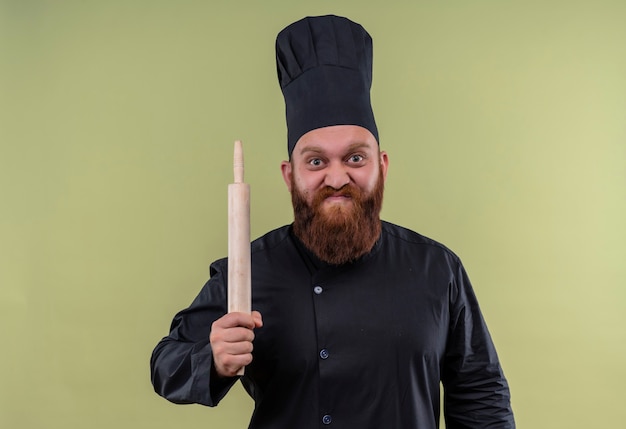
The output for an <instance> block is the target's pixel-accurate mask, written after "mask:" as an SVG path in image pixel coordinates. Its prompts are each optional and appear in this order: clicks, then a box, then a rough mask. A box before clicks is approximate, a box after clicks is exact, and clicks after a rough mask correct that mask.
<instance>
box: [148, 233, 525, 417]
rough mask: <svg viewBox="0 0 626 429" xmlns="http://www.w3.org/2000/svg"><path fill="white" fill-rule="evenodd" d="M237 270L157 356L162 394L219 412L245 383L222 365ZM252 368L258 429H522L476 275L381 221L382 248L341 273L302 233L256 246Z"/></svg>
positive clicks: (180, 322) (217, 281)
mask: <svg viewBox="0 0 626 429" xmlns="http://www.w3.org/2000/svg"><path fill="white" fill-rule="evenodd" d="M227 273H228V269H227V259H221V260H218V261H216V262H214V263H213V264H212V265H211V278H210V280H209V281H208V282H207V284H206V285H205V286H204V288H202V290H201V291H200V294H199V295H198V296H197V297H196V299H195V300H194V301H193V303H192V304H191V306H190V307H189V308H187V309H185V310H183V311H181V312H180V313H178V314H177V315H176V316H175V318H174V320H173V322H172V325H171V332H170V334H169V335H168V336H167V337H165V338H163V339H162V340H161V342H159V344H158V345H157V346H156V348H155V349H154V352H153V354H152V359H151V369H152V382H153V385H154V388H155V390H156V392H157V393H159V394H160V395H162V396H164V397H165V398H167V399H168V400H170V401H172V402H175V403H199V404H205V405H209V406H215V405H217V403H218V402H219V401H220V400H221V399H222V398H223V397H224V395H225V394H226V393H227V391H228V389H229V388H230V387H231V386H232V385H233V383H234V382H235V381H236V380H237V378H232V379H226V380H225V379H220V378H218V377H217V376H216V375H215V369H214V368H213V367H212V355H211V346H210V343H209V333H210V328H211V324H212V322H213V321H214V320H216V319H218V318H219V317H221V316H223V315H224V314H225V313H226V311H227V297H226V294H227V284H226V283H227ZM252 307H253V309H254V310H258V311H260V312H261V314H262V316H263V327H262V328H259V329H257V330H256V331H255V334H256V338H255V340H254V352H253V356H254V359H253V361H252V363H251V364H250V365H249V366H248V367H246V369H245V375H244V376H243V377H241V382H242V383H243V386H244V387H245V389H246V391H247V392H248V393H249V394H250V396H251V397H252V398H253V399H254V402H255V408H254V413H253V415H252V419H251V422H250V428H252V429H261V428H272V429H309V428H310V429H313V428H329V429H330V428H344V429H357V428H359V429H363V428H372V429H374V428H376V429H378V428H381V429H382V428H384V429H392V428H395V429H434V428H437V427H438V426H439V409H440V403H439V398H440V394H439V386H440V381H441V382H442V383H443V386H444V415H445V418H446V425H447V428H448V429H456V428H481V429H483V428H514V427H515V423H514V421H513V414H512V411H511V407H510V398H509V388H508V384H507V381H506V379H505V378H504V375H503V372H502V370H501V367H500V364H499V361H498V357H497V355H496V350H495V348H494V346H493V343H492V340H491V338H490V336H489V332H488V330H487V327H486V325H485V322H484V320H483V317H482V316H481V312H480V309H479V307H478V303H477V301H476V297H475V295H474V292H473V290H472V287H471V285H470V282H469V279H468V277H467V275H466V273H465V270H464V268H463V266H462V264H461V262H460V260H459V259H458V257H457V256H455V255H454V254H453V253H452V252H451V251H450V250H448V249H447V248H446V247H444V246H443V245H441V244H439V243H437V242H435V241H432V240H430V239H428V238H426V237H423V236H421V235H419V234H417V233H415V232H412V231H409V230H407V229H404V228H402V227H399V226H396V225H393V224H390V223H386V222H383V228H382V234H381V237H380V239H379V240H378V242H377V243H376V245H375V247H374V249H373V250H372V251H371V252H370V253H369V254H367V255H366V256H364V257H362V258H361V259H359V260H358V261H357V262H355V263H350V264H346V265H343V266H339V267H333V266H329V265H327V264H324V263H323V262H321V261H319V260H318V259H317V258H316V257H315V256H313V255H312V254H311V253H309V252H308V251H307V250H306V249H305V248H304V247H303V246H302V244H301V243H300V242H299V240H297V239H296V238H295V236H294V235H293V232H292V230H291V227H290V226H284V227H282V228H279V229H277V230H275V231H272V232H270V233H268V234H266V235H265V236H263V237H261V238H259V239H258V240H255V241H254V242H253V243H252Z"/></svg>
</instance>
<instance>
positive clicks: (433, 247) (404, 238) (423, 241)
mask: <svg viewBox="0 0 626 429" xmlns="http://www.w3.org/2000/svg"><path fill="white" fill-rule="evenodd" d="M382 227H383V228H382V232H383V238H384V240H385V241H387V242H388V244H389V245H391V246H392V247H401V248H405V249H407V250H408V251H415V252H420V253H423V252H426V253H428V254H431V255H439V256H440V257H444V258H446V259H449V260H450V261H451V262H455V263H459V264H460V260H459V257H458V256H457V255H456V254H455V253H454V252H453V251H452V250H450V249H449V248H448V247H447V246H445V245H444V244H442V243H440V242H438V241H436V240H433V239H432V238H429V237H426V236H425V235H422V234H420V233H418V232H415V231H413V230H411V229H408V228H405V227H403V226H400V225H396V224H393V223H391V222H386V221H383V222H382Z"/></svg>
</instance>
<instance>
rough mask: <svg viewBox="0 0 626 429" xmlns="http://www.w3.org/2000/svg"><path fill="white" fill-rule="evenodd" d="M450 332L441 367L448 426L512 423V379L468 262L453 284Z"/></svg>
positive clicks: (490, 428) (508, 428)
mask: <svg viewBox="0 0 626 429" xmlns="http://www.w3.org/2000/svg"><path fill="white" fill-rule="evenodd" d="M449 294H450V318H451V320H450V332H449V337H448V342H447V347H446V354H445V358H444V365H443V370H442V383H443V387H444V415H445V419H446V428H448V429H470V428H472V429H474V428H475V429H478V428H480V429H513V428H515V421H514V418H513V411H512V409H511V403H510V392H509V385H508V383H507V381H506V379H505V377H504V373H503V371H502V368H501V367H500V362H499V360H498V356H497V353H496V349H495V347H494V345H493V341H492V339H491V336H490V335H489V331H488V329H487V325H486V324H485V321H484V319H483V316H482V314H481V311H480V308H479V306H478V301H477V300H476V296H475V294H474V291H473V289H472V286H471V284H470V281H469V278H468V277H467V273H466V272H465V270H464V268H463V266H462V265H461V264H460V262H459V263H458V267H457V272H456V275H455V276H454V278H453V281H452V282H451V284H450V290H449Z"/></svg>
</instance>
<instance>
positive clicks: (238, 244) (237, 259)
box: [228, 140, 252, 375]
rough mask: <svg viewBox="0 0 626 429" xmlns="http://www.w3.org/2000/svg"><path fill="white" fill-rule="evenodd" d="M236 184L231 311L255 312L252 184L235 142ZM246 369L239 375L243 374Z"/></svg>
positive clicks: (231, 188)
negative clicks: (252, 250) (251, 228)
mask: <svg viewBox="0 0 626 429" xmlns="http://www.w3.org/2000/svg"><path fill="white" fill-rule="evenodd" d="M233 161H234V162H233V170H234V175H235V183H232V184H230V185H228V312H229V313H230V312H234V311H237V312H242V313H250V312H251V311H252V308H251V307H252V293H251V284H252V280H251V273H250V185H248V184H246V183H244V182H243V147H242V144H241V141H239V140H237V141H236V142H235V153H234V160H233ZM243 372H244V370H243V368H241V370H239V372H238V373H237V375H243Z"/></svg>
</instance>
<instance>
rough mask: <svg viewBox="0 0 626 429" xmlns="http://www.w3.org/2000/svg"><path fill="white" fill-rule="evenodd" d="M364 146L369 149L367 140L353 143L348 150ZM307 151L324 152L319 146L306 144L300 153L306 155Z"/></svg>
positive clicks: (351, 150)
mask: <svg viewBox="0 0 626 429" xmlns="http://www.w3.org/2000/svg"><path fill="white" fill-rule="evenodd" d="M362 148H366V149H369V148H370V145H369V144H367V143H365V142H357V143H352V144H351V145H350V146H348V150H347V151H346V152H354V151H355V150H357V149H362ZM307 152H313V153H323V152H324V150H323V149H322V148H321V147H319V146H305V147H303V148H302V149H301V150H300V155H304V154H305V153H307Z"/></svg>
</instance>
